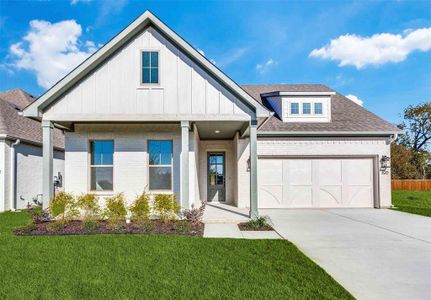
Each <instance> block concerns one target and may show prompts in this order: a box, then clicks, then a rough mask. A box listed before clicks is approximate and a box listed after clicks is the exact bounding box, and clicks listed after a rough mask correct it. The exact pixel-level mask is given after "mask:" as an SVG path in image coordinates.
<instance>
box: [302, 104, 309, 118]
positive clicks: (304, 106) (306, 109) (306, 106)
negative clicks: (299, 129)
mask: <svg viewBox="0 0 431 300" xmlns="http://www.w3.org/2000/svg"><path fill="white" fill-rule="evenodd" d="M302 114H304V115H309V114H311V104H310V103H308V102H304V103H302Z"/></svg>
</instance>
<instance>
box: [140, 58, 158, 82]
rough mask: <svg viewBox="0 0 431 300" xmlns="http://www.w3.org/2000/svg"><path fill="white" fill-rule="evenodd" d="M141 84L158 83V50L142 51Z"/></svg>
mask: <svg viewBox="0 0 431 300" xmlns="http://www.w3.org/2000/svg"><path fill="white" fill-rule="evenodd" d="M141 62H142V73H141V74H142V75H141V84H158V83H159V52H157V51H142V60H141Z"/></svg>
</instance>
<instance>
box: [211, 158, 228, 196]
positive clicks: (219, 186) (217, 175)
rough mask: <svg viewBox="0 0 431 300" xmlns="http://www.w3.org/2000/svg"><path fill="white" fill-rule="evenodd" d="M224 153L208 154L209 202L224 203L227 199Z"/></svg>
mask: <svg viewBox="0 0 431 300" xmlns="http://www.w3.org/2000/svg"><path fill="white" fill-rule="evenodd" d="M225 183H226V182H225V163H224V153H223V152H217V153H208V201H209V202H211V201H216V202H222V201H226V199H225Z"/></svg>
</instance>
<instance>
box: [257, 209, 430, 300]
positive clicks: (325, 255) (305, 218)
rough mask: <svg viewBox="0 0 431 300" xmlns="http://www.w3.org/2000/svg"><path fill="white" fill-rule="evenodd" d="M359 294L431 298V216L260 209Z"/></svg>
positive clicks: (362, 296) (379, 211) (384, 211)
mask: <svg viewBox="0 0 431 300" xmlns="http://www.w3.org/2000/svg"><path fill="white" fill-rule="evenodd" d="M260 213H261V214H262V215H268V216H269V217H270V218H271V220H272V223H273V224H274V228H275V229H276V230H277V231H278V232H279V233H280V234H281V235H282V236H283V237H284V238H285V239H288V240H290V241H291V242H293V243H294V244H296V245H297V246H298V247H299V248H300V249H301V250H302V251H303V252H304V253H305V254H306V255H307V256H308V257H310V258H311V259H312V260H314V261H315V262H316V263H317V264H319V265H320V266H321V267H323V268H324V269H325V270H326V271H327V272H328V273H329V274H330V275H332V276H333V277H334V278H335V279H336V280H337V281H338V282H339V283H340V284H341V285H343V286H344V287H345V288H346V289H347V290H348V291H350V292H351V293H352V294H353V295H354V296H355V297H356V298H358V299H431V218H428V217H422V216H418V215H413V214H407V213H402V212H396V211H392V210H387V209H326V210H323V209H322V210H313V209H307V210H304V209H290V210H283V209H277V210H269V209H268V210H261V211H260Z"/></svg>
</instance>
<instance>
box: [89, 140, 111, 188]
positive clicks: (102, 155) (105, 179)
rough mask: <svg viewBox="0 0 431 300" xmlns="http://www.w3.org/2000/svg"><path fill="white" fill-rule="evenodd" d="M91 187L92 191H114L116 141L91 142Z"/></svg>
mask: <svg viewBox="0 0 431 300" xmlns="http://www.w3.org/2000/svg"><path fill="white" fill-rule="evenodd" d="M90 151H91V152H90V155H91V164H90V176H91V183H90V186H91V187H90V188H91V190H92V191H112V190H113V171H114V142H113V141H91V142H90Z"/></svg>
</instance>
